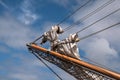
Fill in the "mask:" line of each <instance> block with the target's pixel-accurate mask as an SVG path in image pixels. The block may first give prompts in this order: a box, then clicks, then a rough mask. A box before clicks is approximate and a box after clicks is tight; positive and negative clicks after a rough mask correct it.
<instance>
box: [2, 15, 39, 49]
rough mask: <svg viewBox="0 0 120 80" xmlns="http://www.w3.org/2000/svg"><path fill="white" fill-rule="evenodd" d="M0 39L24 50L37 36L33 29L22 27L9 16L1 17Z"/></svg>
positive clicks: (10, 45)
mask: <svg viewBox="0 0 120 80" xmlns="http://www.w3.org/2000/svg"><path fill="white" fill-rule="evenodd" d="M0 26H1V27H0V38H1V41H2V42H3V43H4V44H6V45H8V46H9V47H13V48H23V47H24V46H25V44H26V43H27V42H29V41H32V38H33V37H34V35H37V33H36V32H35V31H33V30H32V29H31V28H29V27H27V26H25V25H22V24H21V23H19V22H18V21H17V20H15V19H14V18H13V17H10V15H9V14H6V15H5V16H2V17H0Z"/></svg>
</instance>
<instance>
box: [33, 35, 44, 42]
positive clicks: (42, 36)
mask: <svg viewBox="0 0 120 80" xmlns="http://www.w3.org/2000/svg"><path fill="white" fill-rule="evenodd" d="M42 37H43V35H42V36H39V37H38V38H36V39H35V40H34V41H32V43H35V42H36V41H38V40H39V39H41V38H42Z"/></svg>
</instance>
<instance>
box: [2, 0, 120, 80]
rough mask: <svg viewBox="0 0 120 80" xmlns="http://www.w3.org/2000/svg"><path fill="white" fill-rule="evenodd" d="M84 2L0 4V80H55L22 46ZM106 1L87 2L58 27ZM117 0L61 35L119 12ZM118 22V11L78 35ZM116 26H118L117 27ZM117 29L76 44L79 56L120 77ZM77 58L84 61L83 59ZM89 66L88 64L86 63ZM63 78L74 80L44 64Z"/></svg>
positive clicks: (52, 0)
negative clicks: (107, 68) (115, 72)
mask: <svg viewBox="0 0 120 80" xmlns="http://www.w3.org/2000/svg"><path fill="white" fill-rule="evenodd" d="M86 1H88V0H0V63H1V64H0V79H1V80H28V79H29V80H57V77H56V76H55V75H54V74H52V73H51V72H50V71H49V70H48V69H47V68H46V67H45V66H44V65H43V64H42V63H41V62H39V60H37V58H35V57H34V56H33V55H32V54H30V53H29V52H28V50H27V47H26V43H28V42H31V41H33V40H34V39H35V38H36V37H38V36H40V35H41V34H42V33H43V32H44V31H47V30H49V29H50V28H51V26H52V25H55V24H57V23H58V22H59V21H60V20H62V19H63V18H64V16H65V15H67V14H69V13H71V12H72V11H73V10H75V9H76V8H77V7H78V6H80V5H82V4H84V3H85V2H86ZM107 1H109V0H91V2H90V3H89V4H88V5H86V6H85V7H84V8H82V9H81V10H80V11H78V12H77V13H76V14H74V15H73V16H72V17H71V18H70V19H69V20H67V21H66V22H64V23H63V24H61V27H62V28H66V27H68V26H69V25H70V24H71V23H72V22H75V21H77V20H78V19H80V18H82V17H83V16H85V15H87V14H88V13H89V12H91V11H93V10H95V9H96V8H98V7H99V6H101V5H102V4H104V3H105V2H107ZM119 3H120V0H115V1H114V2H113V3H111V4H110V5H108V6H107V7H105V8H104V9H103V10H101V11H99V12H98V13H96V14H95V15H93V16H91V17H90V18H88V19H86V20H85V21H83V22H81V24H82V25H77V26H75V27H74V28H72V29H71V30H70V31H68V32H65V34H62V35H60V37H61V38H62V39H63V38H65V37H67V36H68V35H69V34H70V33H74V32H76V31H78V30H79V29H81V28H82V27H85V26H87V25H89V24H91V23H93V22H94V21H96V20H98V19H100V18H102V17H104V16H105V15H107V14H109V13H111V12H113V11H114V10H117V9H118V8H120V5H119ZM117 22H120V11H118V12H116V13H115V14H113V15H111V16H109V17H108V18H106V19H104V20H102V21H100V22H99V23H96V24H95V25H93V26H92V27H91V28H89V29H88V30H86V31H84V32H82V33H81V34H79V37H83V36H85V35H87V34H90V33H92V32H95V31H97V30H100V29H102V28H105V27H107V26H109V25H112V24H114V23H117ZM119 26H120V25H119ZM119 31H120V27H115V28H112V29H110V30H107V31H105V32H103V33H100V34H97V35H95V36H93V37H91V38H88V39H86V40H83V41H80V42H79V44H78V46H79V49H80V55H82V56H84V57H87V58H89V59H91V60H92V61H95V62H97V63H99V64H102V65H105V66H106V67H109V68H111V69H112V70H114V71H117V72H119V73H120V49H119V48H120V36H119V34H120V32H119ZM82 56H81V58H82V59H83V60H84V58H83V57H82ZM89 62H90V61H89ZM48 64H49V65H50V66H51V67H53V68H54V69H55V71H56V72H57V73H58V74H59V75H60V76H61V77H62V78H63V80H68V79H69V80H75V78H73V77H72V76H70V75H69V74H67V73H65V72H64V71H62V70H60V69H59V68H57V67H56V66H54V65H52V64H50V63H48Z"/></svg>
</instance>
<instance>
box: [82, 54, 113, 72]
mask: <svg viewBox="0 0 120 80" xmlns="http://www.w3.org/2000/svg"><path fill="white" fill-rule="evenodd" d="M81 57H83V58H85V59H87V60H89V61H90V62H92V63H93V64H95V65H98V66H100V67H103V68H107V69H109V70H111V71H113V70H112V69H111V68H109V67H107V66H105V65H103V64H100V63H98V62H96V61H93V60H91V59H89V58H87V57H85V56H82V55H81ZM92 63H91V64H92Z"/></svg>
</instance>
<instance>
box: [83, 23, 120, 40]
mask: <svg viewBox="0 0 120 80" xmlns="http://www.w3.org/2000/svg"><path fill="white" fill-rule="evenodd" d="M119 24H120V22H118V23H116V24H113V25H111V26H109V27H107V28H104V29H102V30H99V31H97V32H94V33H91V34H89V35H87V36H85V37H82V38H81V40H84V39H86V38H89V37H91V36H93V35H96V34H98V33H101V32H103V31H105V30H107V29H110V28H112V27H115V26H117V25H119Z"/></svg>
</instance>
